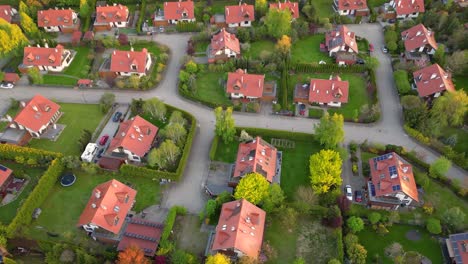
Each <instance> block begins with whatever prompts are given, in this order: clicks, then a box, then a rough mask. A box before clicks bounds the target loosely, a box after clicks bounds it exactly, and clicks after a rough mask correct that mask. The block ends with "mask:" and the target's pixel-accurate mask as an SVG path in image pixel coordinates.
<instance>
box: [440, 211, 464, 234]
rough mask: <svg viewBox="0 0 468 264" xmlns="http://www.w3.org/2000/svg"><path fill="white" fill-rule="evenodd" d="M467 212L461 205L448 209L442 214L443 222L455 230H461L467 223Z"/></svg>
mask: <svg viewBox="0 0 468 264" xmlns="http://www.w3.org/2000/svg"><path fill="white" fill-rule="evenodd" d="M465 216H466V215H465V213H464V212H463V211H462V210H461V209H460V207H452V208H450V209H447V210H446V211H445V212H444V214H443V215H442V219H441V220H442V223H443V224H444V225H446V226H448V227H449V228H451V229H452V230H454V231H457V230H461V229H462V228H463V226H464V225H465Z"/></svg>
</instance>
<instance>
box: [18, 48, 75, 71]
mask: <svg viewBox="0 0 468 264" xmlns="http://www.w3.org/2000/svg"><path fill="white" fill-rule="evenodd" d="M74 58H75V52H72V51H71V50H68V49H65V48H64V47H63V46H62V45H60V44H59V45H57V46H56V47H55V48H49V47H48V46H47V44H46V46H45V47H40V46H38V47H24V52H23V63H22V64H21V65H20V66H19V70H20V71H22V72H27V70H28V69H29V68H31V67H37V68H39V70H40V71H51V72H61V71H63V70H64V69H65V68H66V67H68V66H69V65H70V63H71V62H72V61H73V59H74Z"/></svg>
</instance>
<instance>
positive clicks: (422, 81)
mask: <svg viewBox="0 0 468 264" xmlns="http://www.w3.org/2000/svg"><path fill="white" fill-rule="evenodd" d="M413 78H414V85H415V86H416V88H417V90H418V94H419V96H420V97H434V98H435V97H439V96H440V95H441V94H443V93H444V92H445V91H449V92H454V91H455V86H454V85H453V82H452V78H451V76H450V74H449V73H447V72H446V71H444V69H442V68H441V67H440V66H439V64H432V65H431V66H428V67H426V68H423V69H420V70H418V71H415V72H413Z"/></svg>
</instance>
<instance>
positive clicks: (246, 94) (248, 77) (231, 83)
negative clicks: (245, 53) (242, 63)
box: [226, 69, 265, 100]
mask: <svg viewBox="0 0 468 264" xmlns="http://www.w3.org/2000/svg"><path fill="white" fill-rule="evenodd" d="M264 82H265V75H260V74H248V73H247V70H242V69H237V70H236V71H235V72H230V73H228V79H227V83H226V93H228V94H229V96H230V97H231V98H233V99H240V98H247V99H254V100H255V99H260V98H262V96H263V88H264Z"/></svg>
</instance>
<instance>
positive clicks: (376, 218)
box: [367, 212, 382, 225]
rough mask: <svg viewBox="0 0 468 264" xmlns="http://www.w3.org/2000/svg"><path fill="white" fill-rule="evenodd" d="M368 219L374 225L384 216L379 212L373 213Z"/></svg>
mask: <svg viewBox="0 0 468 264" xmlns="http://www.w3.org/2000/svg"><path fill="white" fill-rule="evenodd" d="M367 218H368V219H369V222H370V223H371V224H373V225H374V224H377V223H378V222H379V221H380V219H381V218H382V215H381V214H379V213H377V212H372V213H370V214H369V216H368V217H367Z"/></svg>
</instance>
